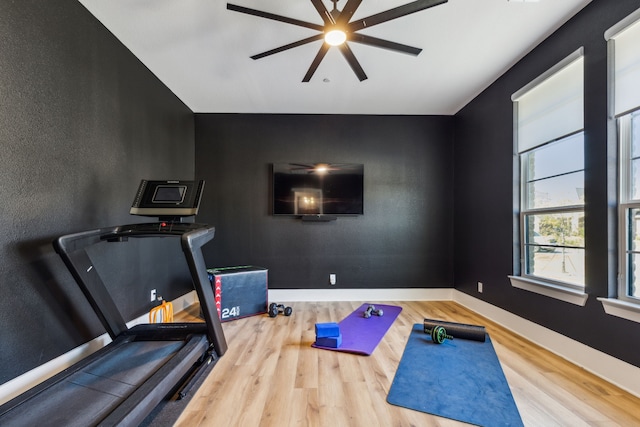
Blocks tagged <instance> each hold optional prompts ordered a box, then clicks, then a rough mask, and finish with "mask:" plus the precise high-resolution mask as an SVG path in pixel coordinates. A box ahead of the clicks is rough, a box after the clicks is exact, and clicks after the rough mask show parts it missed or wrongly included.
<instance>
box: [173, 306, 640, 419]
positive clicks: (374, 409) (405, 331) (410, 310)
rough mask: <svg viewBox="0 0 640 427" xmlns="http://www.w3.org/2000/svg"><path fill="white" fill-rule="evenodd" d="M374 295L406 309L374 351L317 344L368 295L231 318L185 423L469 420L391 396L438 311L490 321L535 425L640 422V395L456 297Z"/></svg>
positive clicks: (442, 315) (182, 316) (187, 314)
mask: <svg viewBox="0 0 640 427" xmlns="http://www.w3.org/2000/svg"><path fill="white" fill-rule="evenodd" d="M367 302H371V303H373V304H391V305H399V306H401V307H402V308H403V310H402V312H401V313H400V315H399V316H398V318H397V319H396V321H395V322H394V323H393V325H392V326H391V328H390V329H389V331H388V332H387V334H386V335H385V336H384V337H383V339H382V341H381V342H380V344H379V345H378V347H377V348H376V350H375V351H374V352H373V354H372V355H371V356H359V355H353V354H347V353H341V352H335V351H326V350H319V349H315V348H312V347H311V344H312V343H313V341H314V340H315V324H316V323H321V322H339V321H340V320H342V319H343V318H345V317H346V316H348V315H349V314H350V313H351V312H352V311H353V310H355V309H356V308H358V307H359V306H360V305H361V304H362V303H363V302H297V303H291V304H289V305H291V306H292V307H293V314H292V316H289V317H287V316H283V315H279V316H277V317H275V318H270V317H268V316H267V315H259V316H252V317H248V318H244V319H240V320H235V321H232V322H227V323H224V324H223V329H224V332H225V335H226V338H227V342H228V344H229V349H228V351H227V353H226V354H225V355H224V356H223V357H221V358H220V360H219V361H218V363H217V365H216V366H215V368H214V369H213V371H212V372H211V374H210V375H209V376H208V378H206V380H205V381H204V383H203V385H202V386H201V387H200V388H199V389H198V391H197V392H196V393H195V395H194V396H193V399H192V400H191V402H190V404H189V405H188V406H187V409H186V410H185V411H184V412H183V414H182V416H181V417H180V419H179V420H178V421H177V423H176V426H179V427H187V426H188V427H195V426H214V425H225V426H241V427H247V426H249V427H251V426H265V427H271V426H278V427H286V426H301V427H302V426H310V427H316V426H317V427H321V426H367V427H370V426H384V427H387V426H401V427H405V426H421V427H422V426H427V427H430V426H433V427H459V426H465V425H467V424H465V423H460V422H458V421H453V420H449V419H445V418H441V417H437V416H433V415H430V414H425V413H422V412H418V411H412V410H409V409H405V408H401V407H398V406H394V405H390V404H389V403H387V402H386V398H387V394H388V392H389V389H390V387H391V383H392V381H393V378H394V376H395V372H396V370H397V368H398V364H399V363H400V359H401V358H402V353H403V352H404V348H405V346H406V343H407V340H408V338H409V334H410V333H411V328H412V326H413V325H414V324H416V323H422V321H423V319H424V318H432V319H440V320H446V321H453V322H459V323H469V324H476V325H484V326H485V327H486V330H487V332H488V333H489V335H490V337H491V340H492V343H493V345H494V348H495V350H496V354H497V355H498V358H499V359H500V362H501V365H502V367H503V371H504V373H505V377H506V378H507V381H508V382H509V385H510V387H511V390H512V393H513V396H514V400H515V401H516V404H517V406H518V409H519V411H520V415H521V417H522V419H523V422H524V424H525V426H527V427H529V426H531V427H538V426H544V427H547V426H562V427H564V426H572V427H573V426H600V427H613V426H622V427H636V426H637V427H640V399H639V398H638V397H635V396H633V395H631V394H629V393H627V392H625V391H624V390H621V389H619V388H618V387H616V386H614V385H612V384H610V383H607V382H606V381H603V380H602V379H600V378H598V377H596V376H595V375H593V374H590V373H588V372H586V371H585V370H584V369H582V368H580V367H577V366H575V365H573V364H571V363H569V362H567V361H566V360H564V359H562V358H560V357H558V356H556V355H554V354H552V353H550V352H548V351H547V350H545V349H543V348H541V347H539V346H537V345H535V344H533V343H531V342H529V341H527V340H526V339H525V338H523V337H520V336H517V335H515V334H513V333H512V332H510V331H509V330H507V329H505V328H503V327H501V326H499V325H497V324H495V323H493V322H491V321H489V320H488V319H486V318H484V317H482V316H480V315H478V314H477V313H474V312H472V311H470V310H468V309H466V308H464V307H462V306H461V305H459V304H457V303H455V302H452V301H407V302H393V303H389V302H384V301H367ZM198 312H199V309H198V308H197V307H190V308H189V309H188V310H186V311H183V312H181V313H177V314H176V321H180V320H194V319H196V317H197V314H198Z"/></svg>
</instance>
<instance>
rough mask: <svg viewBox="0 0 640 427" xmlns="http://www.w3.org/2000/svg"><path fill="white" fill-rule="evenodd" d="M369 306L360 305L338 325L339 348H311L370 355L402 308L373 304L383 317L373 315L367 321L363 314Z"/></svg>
mask: <svg viewBox="0 0 640 427" xmlns="http://www.w3.org/2000/svg"><path fill="white" fill-rule="evenodd" d="M369 305H370V304H369V303H365V304H362V305H361V306H360V307H359V308H358V309H356V310H355V311H354V312H353V313H351V314H350V315H348V316H347V317H345V318H344V319H342V321H341V322H339V323H338V325H339V326H340V333H341V334H342V344H341V345H340V347H338V348H333V347H323V346H320V345H316V344H315V343H314V344H312V345H311V346H312V347H315V348H321V349H325V350H333V351H344V352H347V353H355V354H362V355H365V356H369V355H371V353H373V350H375V349H376V347H377V346H378V343H379V342H380V340H382V337H384V334H386V333H387V331H388V330H389V328H390V327H391V324H392V323H393V322H394V320H396V318H397V317H398V315H399V314H400V312H401V311H402V307H398V306H395V305H382V304H373V305H375V307H376V308H377V309H382V311H383V315H382V316H376V315H373V316H371V317H370V318H368V319H367V318H365V317H364V312H365V311H366V309H367V307H369Z"/></svg>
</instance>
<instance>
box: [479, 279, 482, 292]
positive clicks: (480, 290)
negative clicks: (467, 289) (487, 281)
mask: <svg viewBox="0 0 640 427" xmlns="http://www.w3.org/2000/svg"><path fill="white" fill-rule="evenodd" d="M478 292H480V293H482V282H478Z"/></svg>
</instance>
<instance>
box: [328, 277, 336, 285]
mask: <svg viewBox="0 0 640 427" xmlns="http://www.w3.org/2000/svg"><path fill="white" fill-rule="evenodd" d="M329 283H331V284H332V285H335V284H336V275H335V274H330V275H329Z"/></svg>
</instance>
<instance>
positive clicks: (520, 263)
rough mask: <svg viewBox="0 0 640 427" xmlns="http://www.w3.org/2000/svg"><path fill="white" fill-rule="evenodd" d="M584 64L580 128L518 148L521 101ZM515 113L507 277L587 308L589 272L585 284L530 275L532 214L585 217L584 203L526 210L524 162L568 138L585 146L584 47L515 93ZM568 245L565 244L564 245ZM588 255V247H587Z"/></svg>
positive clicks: (515, 285) (518, 285) (532, 288)
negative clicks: (577, 136)
mask: <svg viewBox="0 0 640 427" xmlns="http://www.w3.org/2000/svg"><path fill="white" fill-rule="evenodd" d="M578 60H581V61H582V67H581V72H582V76H583V78H582V87H581V88H580V90H581V104H582V111H581V113H580V114H581V117H580V120H581V122H580V126H579V127H580V128H579V129H573V130H571V131H569V133H567V134H566V135H554V136H553V137H552V139H551V140H548V141H545V142H542V143H539V144H535V145H533V146H528V145H527V144H525V145H527V146H526V147H525V148H523V149H520V148H519V144H518V142H519V135H518V133H519V129H520V126H521V124H520V123H519V116H518V113H519V111H518V110H519V101H520V99H521V98H522V97H524V96H525V95H526V94H528V93H530V92H529V91H531V90H532V89H534V88H536V87H538V86H539V85H541V84H542V83H544V82H545V81H547V79H549V78H552V77H554V76H556V75H558V73H560V72H561V71H563V70H564V69H565V68H566V67H568V66H570V65H572V64H573V63H574V62H575V61H578ZM511 99H512V101H513V106H514V112H513V119H514V121H513V132H514V240H515V239H517V243H516V242H514V275H511V276H508V277H509V279H510V281H511V285H512V286H513V287H516V288H520V289H524V290H528V291H531V292H535V293H538V294H542V295H546V296H549V297H552V298H555V299H559V300H562V301H565V302H569V303H572V304H576V305H580V306H584V305H585V304H586V300H587V298H588V294H586V293H585V290H586V271H585V279H584V283H583V284H582V285H577V284H574V283H568V282H564V281H559V280H555V279H551V278H546V277H542V276H535V275H530V274H527V264H526V263H527V256H528V252H527V247H526V246H527V238H526V233H527V230H526V228H525V218H526V217H527V216H528V215H531V214H539V213H569V212H581V213H582V214H583V215H584V214H585V204H584V202H583V203H582V204H578V205H571V206H556V207H551V208H538V209H526V204H525V201H526V198H527V197H528V196H527V195H526V193H527V189H526V185H527V183H528V181H527V179H526V177H527V172H526V171H524V170H523V169H524V167H525V162H524V161H523V157H522V156H523V155H527V153H529V152H532V151H533V150H535V149H539V148H541V147H544V146H546V145H548V144H552V143H554V142H557V141H561V140H562V139H565V138H568V137H570V136H572V135H575V134H582V143H583V147H584V142H585V141H584V48H583V47H580V48H578V49H577V50H576V51H574V52H572V53H571V54H570V55H568V56H567V57H566V58H564V59H563V60H561V61H560V62H558V63H557V64H556V65H554V66H552V67H551V68H549V69H548V70H547V71H546V72H544V73H542V74H541V75H540V76H539V77H537V78H536V79H534V80H532V81H531V82H530V83H529V84H527V85H525V86H524V87H523V88H522V89H520V90H518V91H517V92H515V93H514V94H513V95H512V97H511ZM582 166H583V167H582V169H580V170H581V171H582V172H583V173H584V171H585V164H584V162H583V165H582ZM561 246H566V245H561ZM584 251H585V255H586V244H585V247H584Z"/></svg>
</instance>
